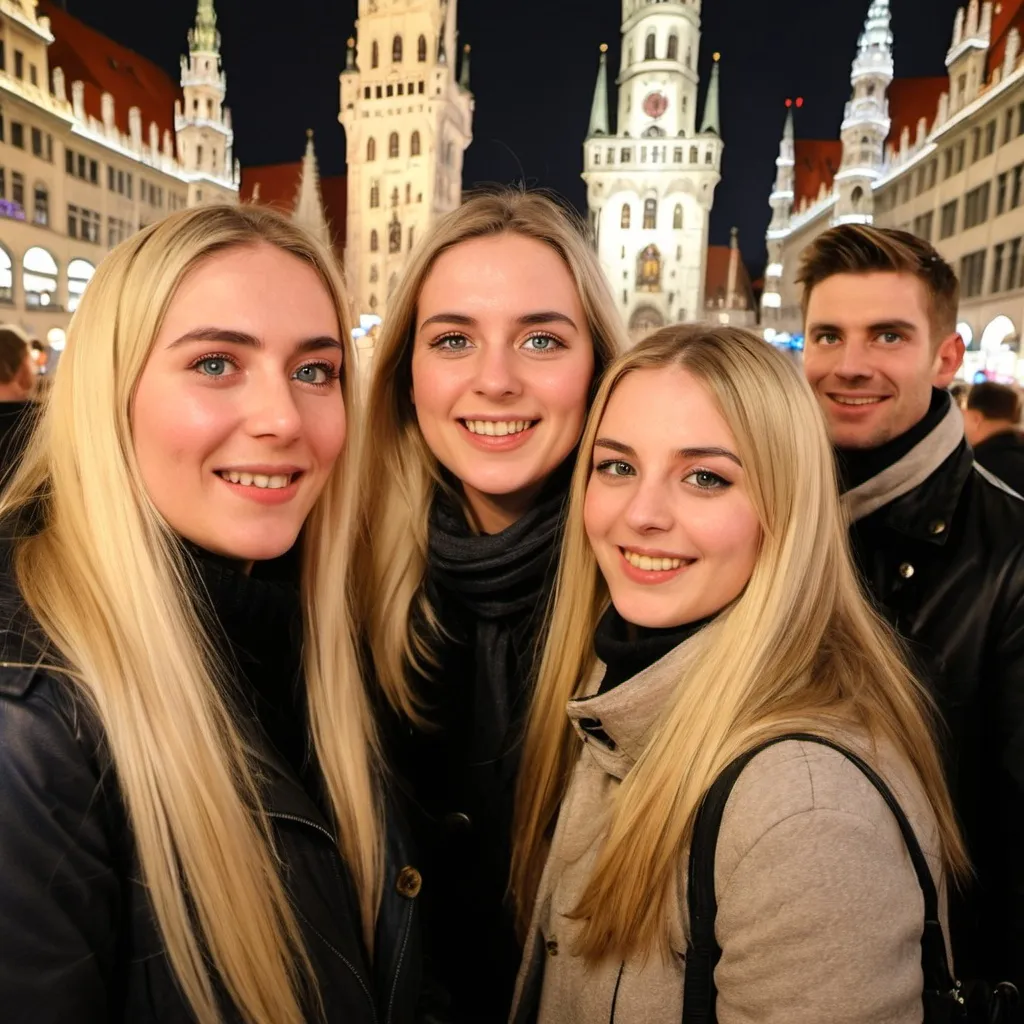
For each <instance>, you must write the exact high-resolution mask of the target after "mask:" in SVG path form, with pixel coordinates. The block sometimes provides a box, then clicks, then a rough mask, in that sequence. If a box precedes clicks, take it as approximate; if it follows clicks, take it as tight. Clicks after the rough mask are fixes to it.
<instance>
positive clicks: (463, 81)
mask: <svg viewBox="0 0 1024 1024" xmlns="http://www.w3.org/2000/svg"><path fill="white" fill-rule="evenodd" d="M469 49H470V47H469V43H466V45H465V46H464V47H463V48H462V70H461V72H460V74H459V85H461V86H462V88H463V89H465V90H466V92H469V91H470V88H469Z"/></svg>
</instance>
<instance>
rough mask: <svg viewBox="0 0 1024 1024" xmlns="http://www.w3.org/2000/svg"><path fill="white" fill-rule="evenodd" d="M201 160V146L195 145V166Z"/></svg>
mask: <svg viewBox="0 0 1024 1024" xmlns="http://www.w3.org/2000/svg"><path fill="white" fill-rule="evenodd" d="M202 162H203V147H202V146H196V166H197V167H198V166H199V165H200V164H201V163H202Z"/></svg>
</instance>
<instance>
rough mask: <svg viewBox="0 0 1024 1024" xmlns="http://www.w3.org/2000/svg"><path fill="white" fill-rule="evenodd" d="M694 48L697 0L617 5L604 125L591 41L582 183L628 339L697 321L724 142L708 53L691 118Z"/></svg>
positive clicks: (601, 80)
mask: <svg viewBox="0 0 1024 1024" xmlns="http://www.w3.org/2000/svg"><path fill="white" fill-rule="evenodd" d="M699 49H700V0H659V2H657V3H652V2H651V0H623V3H622V60H621V65H620V69H619V76H618V79H617V85H618V120H617V130H616V131H614V132H613V131H612V130H611V126H610V125H609V117H608V108H609V104H608V81H607V75H608V71H607V50H608V47H607V46H602V47H601V58H600V65H599V70H598V79H597V89H596V91H595V94H594V105H593V108H592V111H591V117H590V129H589V131H588V133H587V140H586V142H585V143H584V173H583V180H584V181H585V182H586V183H587V203H588V206H589V208H590V223H591V229H592V231H593V234H594V238H595V242H596V244H597V249H598V254H599V256H600V259H601V264H602V266H603V267H604V270H605V274H606V275H607V277H608V280H609V281H610V283H611V286H612V293H613V295H614V296H615V298H616V301H617V302H618V304H619V307H620V309H621V310H622V314H623V317H624V318H625V320H626V322H627V324H628V326H629V329H630V332H631V334H632V335H633V336H634V337H640V336H642V335H643V334H646V333H648V332H649V331H651V330H653V329H655V328H657V327H661V326H664V325H665V324H669V323H677V322H680V321H684V320H698V319H701V317H702V316H703V309H704V302H703V293H704V275H705V265H706V254H707V248H708V218H709V215H710V213H711V205H712V202H713V201H714V193H715V186H716V185H717V184H718V182H719V180H720V176H721V175H720V169H721V164H722V148H723V147H722V139H721V131H720V124H719V113H718V54H715V63H714V65H713V70H712V77H711V81H710V82H709V83H708V92H707V97H706V99H705V104H704V111H703V117H701V119H700V120H699V122H698V118H697V114H698V111H697V87H698V77H697V57H698V53H699ZM698 125H699V129H698Z"/></svg>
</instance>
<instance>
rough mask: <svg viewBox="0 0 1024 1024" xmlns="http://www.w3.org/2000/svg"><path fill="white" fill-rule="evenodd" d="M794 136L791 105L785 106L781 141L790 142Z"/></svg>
mask: <svg viewBox="0 0 1024 1024" xmlns="http://www.w3.org/2000/svg"><path fill="white" fill-rule="evenodd" d="M795 138H796V131H795V129H794V127H793V105H792V104H790V105H789V106H787V108H786V124H785V125H784V126H783V129H782V140H783V142H792V141H793V140H794V139H795Z"/></svg>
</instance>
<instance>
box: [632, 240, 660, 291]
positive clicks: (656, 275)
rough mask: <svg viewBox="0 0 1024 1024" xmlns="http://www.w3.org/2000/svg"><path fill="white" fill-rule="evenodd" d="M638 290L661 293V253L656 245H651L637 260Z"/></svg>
mask: <svg viewBox="0 0 1024 1024" xmlns="http://www.w3.org/2000/svg"><path fill="white" fill-rule="evenodd" d="M636 290H637V291H638V292H660V291H661V253H660V252H658V247H657V246H656V245H649V246H647V248H646V249H644V250H643V251H642V252H641V253H640V255H639V256H637V258H636Z"/></svg>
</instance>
